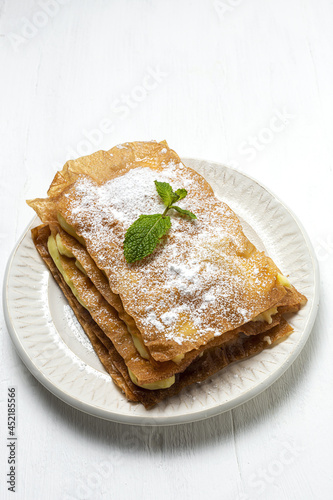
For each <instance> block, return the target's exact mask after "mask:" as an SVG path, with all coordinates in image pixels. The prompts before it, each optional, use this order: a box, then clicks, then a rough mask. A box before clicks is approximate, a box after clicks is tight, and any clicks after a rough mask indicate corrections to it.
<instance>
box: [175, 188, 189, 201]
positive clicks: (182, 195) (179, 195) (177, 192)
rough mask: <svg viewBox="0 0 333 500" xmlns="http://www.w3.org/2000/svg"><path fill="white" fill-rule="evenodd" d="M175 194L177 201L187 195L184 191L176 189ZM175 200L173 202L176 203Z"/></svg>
mask: <svg viewBox="0 0 333 500" xmlns="http://www.w3.org/2000/svg"><path fill="white" fill-rule="evenodd" d="M175 193H176V194H177V195H178V200H182V199H183V198H185V196H186V195H187V191H186V189H176V191H175ZM178 200H175V201H178Z"/></svg>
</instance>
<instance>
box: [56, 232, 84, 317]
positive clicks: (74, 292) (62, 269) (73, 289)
mask: <svg viewBox="0 0 333 500" xmlns="http://www.w3.org/2000/svg"><path fill="white" fill-rule="evenodd" d="M47 248H48V250H49V253H50V255H51V257H52V260H53V262H54V263H55V265H56V266H57V269H58V270H59V272H60V273H61V275H62V277H63V278H64V280H65V282H66V283H67V285H68V286H69V288H70V289H71V291H72V293H73V295H74V297H75V298H76V299H77V300H78V301H79V302H80V304H81V305H82V306H83V307H84V308H85V309H88V308H87V306H86V304H85V303H84V302H83V301H82V300H81V299H80V297H79V294H78V291H77V289H76V288H75V285H74V283H73V281H72V280H71V279H70V278H69V276H68V275H67V274H66V271H65V269H64V268H63V267H62V264H61V259H60V253H59V250H58V247H57V242H56V239H55V237H54V236H53V235H52V234H51V235H50V236H49V239H48V240H47Z"/></svg>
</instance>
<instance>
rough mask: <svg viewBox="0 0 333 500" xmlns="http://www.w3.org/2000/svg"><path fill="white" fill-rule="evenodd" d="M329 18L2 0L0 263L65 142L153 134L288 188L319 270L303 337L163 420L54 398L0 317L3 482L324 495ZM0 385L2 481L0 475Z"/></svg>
mask: <svg viewBox="0 0 333 500" xmlns="http://www.w3.org/2000/svg"><path fill="white" fill-rule="evenodd" d="M51 4H52V5H51ZM42 5H44V10H43V8H42ZM332 21H333V5H332V2H331V1H328V0H303V1H301V0H294V1H292V2H290V1H287V0H279V2H276V1H273V0H266V1H265V0H247V1H245V0H244V1H241V0H220V1H219V2H214V1H208V0H207V1H204V0H201V1H199V0H196V1H194V0H192V1H189V0H182V1H179V0H178V1H176V0H169V1H168V2H167V1H157V0H155V1H154V0H151V1H144V0H140V1H139V0H131V1H129V0H127V1H125V0H122V1H120V0H115V1H111V0H110V1H107V0H95V1H92V0H90V1H88V0H81V1H79V0H67V1H65V0H61V1H60V0H53V1H51V0H49V1H46V0H45V1H44V2H43V1H42V0H40V1H39V2H38V1H37V2H36V1H31V0H29V1H28V0H26V1H23V0H21V1H19V0H11V1H9V0H7V1H6V0H0V22H1V25H0V34H1V36H0V54H1V68H2V74H1V79H0V99H1V107H0V138H1V139H0V140H1V173H0V185H1V197H0V204H1V205H0V208H1V229H0V237H1V246H0V255H1V263H2V264H1V275H2V276H3V273H4V267H5V262H6V260H7V258H8V257H9V254H10V251H11V249H12V247H13V246H14V244H15V242H16V241H17V239H18V238H19V236H20V235H21V233H22V232H23V230H24V228H25V227H26V225H27V224H28V222H29V221H30V219H31V218H32V216H33V214H32V212H31V210H30V209H29V208H28V207H27V206H26V205H25V201H24V200H25V199H27V198H33V197H36V196H44V195H45V193H46V190H47V188H48V186H49V184H50V182H51V179H52V177H53V175H54V173H55V171H56V170H57V169H58V168H60V167H61V166H62V164H63V163H64V162H65V161H66V160H67V159H69V158H73V157H76V156H81V155H82V154H86V153H91V152H93V151H94V150H97V149H109V148H110V147H112V146H113V145H115V144H117V143H121V142H124V141H131V140H150V139H156V140H162V139H167V141H168V143H169V145H170V146H171V147H172V148H173V149H175V150H176V151H177V152H178V154H179V155H181V156H183V157H185V156H189V157H198V158H206V159H211V160H215V161H220V162H223V163H225V164H229V165H232V166H234V167H236V168H238V169H240V170H241V171H243V172H245V173H248V174H249V175H251V176H253V177H255V178H257V179H258V180H259V181H261V182H262V183H263V184H265V185H266V186H267V187H269V188H270V189H271V190H272V191H274V192H275V193H276V194H277V195H278V196H279V197H280V198H281V199H282V200H283V201H284V202H285V203H286V204H287V205H289V207H290V208H291V209H292V210H293V211H294V212H295V213H296V215H298V217H299V218H300V219H301V221H302V223H303V225H304V226H305V228H306V229H307V231H308V233H309V235H310V237H311V239H312V242H313V245H314V248H315V250H316V253H317V256H318V261H319V265H320V270H321V286H322V288H321V307H320V310H319V315H318V318H317V321H316V324H315V327H314V329H313V333H312V335H311V337H310V340H309V341H308V343H307V345H306V347H305V349H304V350H303V352H302V353H301V355H300V357H299V358H298V359H297V360H296V362H295V363H294V364H293V366H292V367H291V368H290V369H289V370H288V371H287V372H286V373H285V374H284V375H283V376H282V378H281V379H280V380H279V381H278V382H276V383H275V384H274V385H273V386H272V387H271V388H270V389H268V390H267V391H266V392H265V393H263V394H261V395H260V396H258V397H257V398H255V399H254V400H252V401H250V402H248V403H247V404H245V405H243V406H242V407H239V408H237V409H235V410H233V411H231V412H228V413H225V414H223V415H220V416H219V417H215V418H212V419H210V420H207V421H204V422H198V423H195V424H189V425H182V426H178V427H169V428H145V429H142V428H137V427H129V426H123V425H120V424H113V423H110V422H104V421H101V420H98V419H95V418H93V417H90V416H87V415H85V414H82V413H80V412H79V411H77V410H74V409H72V408H70V407H68V406H67V405H66V404H64V403H62V402H61V401H59V400H58V399H56V398H55V397H54V396H53V395H51V394H50V393H48V392H47V390H46V389H44V388H43V387H42V386H41V385H40V384H39V383H38V382H36V381H35V379H34V378H33V376H32V375H30V373H29V372H28V371H27V369H26V368H25V367H24V365H23V364H22V362H21V361H20V359H19V357H18V356H17V354H16V352H15V350H14V347H13V345H12V343H11V341H10V339H9V337H8V334H7V330H6V327H5V325H4V322H3V320H2V330H3V331H2V358H1V362H0V365H1V392H0V399H1V426H0V428H1V443H0V445H1V451H0V474H1V479H0V482H1V491H0V497H1V498H4V499H7V498H18V499H29V500H30V499H33V500H35V499H45V498H48V499H50V500H53V499H56V500H58V499H61V500H69V499H109V498H112V499H117V500H118V499H131V498H136V499H150V498H156V497H157V498H159V499H161V500H164V499H180V498H185V499H187V498H188V499H190V498H191V499H197V498H206V497H207V498H211V499H220V498H221V499H222V498H226V499H237V500H248V499H249V500H252V499H273V500H275V499H276V500H280V499H288V500H289V499H291V500H294V499H295V500H301V499H302V500H304V499H305V500H308V499H321V500H326V499H330V498H332V495H333V484H332V466H333V460H332V449H333V439H332V430H331V429H332V423H331V422H332V417H333V395H332V394H333V392H332V376H333V363H332V346H333V340H332V322H333V313H332V299H333V296H332V295H333V294H332V286H331V279H332V261H333V230H332V223H331V217H330V215H331V214H332V208H333V201H332V200H333V197H332V181H333V174H332V143H333V141H332V136H333V119H332V111H333V103H332V100H333V97H332V96H333V93H332V84H333V75H332V72H333V69H332V63H331V61H332V52H333V50H332V47H333V44H332V42H333V35H332V33H333V30H332ZM281 116H283V117H284V118H283V120H281ZM10 386H15V387H16V388H17V416H18V448H17V459H18V462H17V472H18V478H17V484H16V489H17V492H16V493H10V492H8V491H7V486H6V483H5V482H6V474H7V472H8V464H7V455H8V449H7V448H6V415H7V402H6V398H7V387H10Z"/></svg>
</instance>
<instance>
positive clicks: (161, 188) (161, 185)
mask: <svg viewBox="0 0 333 500" xmlns="http://www.w3.org/2000/svg"><path fill="white" fill-rule="evenodd" d="M154 182H155V186H156V191H157V192H158V194H159V195H160V197H161V198H162V201H163V203H164V205H165V206H166V207H169V206H170V205H172V203H175V201H178V200H179V196H178V194H176V193H174V192H173V190H172V187H171V186H170V184H168V183H167V182H159V181H154Z"/></svg>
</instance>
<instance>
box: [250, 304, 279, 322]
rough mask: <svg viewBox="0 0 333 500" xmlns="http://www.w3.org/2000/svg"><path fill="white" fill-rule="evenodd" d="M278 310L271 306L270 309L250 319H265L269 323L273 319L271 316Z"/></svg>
mask: <svg viewBox="0 0 333 500" xmlns="http://www.w3.org/2000/svg"><path fill="white" fill-rule="evenodd" d="M277 312H278V310H277V308H276V307H271V308H270V309H267V311H264V312H262V313H260V314H258V316H256V317H255V318H253V320H252V321H266V323H268V324H269V325H270V324H271V323H272V321H273V319H272V316H274V314H276V313H277Z"/></svg>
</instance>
